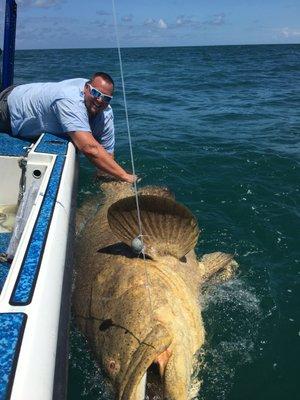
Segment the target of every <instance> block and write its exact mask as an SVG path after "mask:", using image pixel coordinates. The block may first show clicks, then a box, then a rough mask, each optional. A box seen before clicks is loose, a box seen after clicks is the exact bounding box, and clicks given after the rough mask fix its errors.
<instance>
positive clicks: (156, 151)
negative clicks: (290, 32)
mask: <svg viewBox="0 0 300 400" xmlns="http://www.w3.org/2000/svg"><path fill="white" fill-rule="evenodd" d="M122 57H123V68H124V79H125V85H126V93H127V103H128V112H129V121H130V129H131V134H132V141H133V151H134V158H135V167H136V171H137V174H138V175H140V176H141V177H142V183H143V184H145V185H146V184H155V185H164V186H168V187H169V188H170V189H171V190H172V191H173V192H174V193H175V195H176V198H177V200H178V201H180V202H182V203H184V204H185V205H186V206H188V207H189V208H190V209H191V210H192V212H193V213H194V214H195V215H196V216H197V218H198V223H199V226H200V228H201V231H202V233H201V235H200V238H199V242H198V246H197V253H198V255H199V256H200V255H201V254H203V253H208V252H211V251H215V250H220V251H225V252H231V253H234V254H235V258H236V260H237V261H238V263H239V270H238V273H237V275H236V277H235V279H233V280H232V281H229V282H227V283H225V284H223V285H219V286H211V287H209V288H208V289H207V290H206V291H205V293H204V296H203V298H202V300H201V301H202V306H203V318H204V322H205V327H206V332H207V336H206V339H207V341H206V345H205V349H204V367H203V370H202V371H201V379H203V385H202V388H201V391H200V393H199V396H198V399H201V400H239V399H243V400H247V399H249V400H250V399H251V400H252V399H264V400H271V399H272V400H274V399H278V400H279V399H283V398H284V399H296V398H298V396H299V393H298V392H299V373H300V361H299V360H300V288H299V283H300V243H299V232H300V224H299V216H300V212H299V200H300V193H299V182H300V180H299V170H300V158H299V134H300V115H299V104H300V45H261V46H215V47H174V48H143V49H141V48H137V49H123V50H122ZM15 70H16V73H15V77H16V78H15V83H27V82H33V81H48V80H61V79H67V78H73V77H79V76H80V77H89V76H90V75H91V74H92V73H93V72H95V71H98V70H104V71H107V72H109V73H111V75H112V76H113V77H114V78H115V81H116V86H117V90H116V93H115V98H114V100H113V109H114V113H115V125H116V135H117V145H116V157H117V159H118V160H119V162H120V163H121V164H122V165H123V166H124V167H125V168H128V169H130V160H129V158H130V156H129V147H128V138H127V128H126V123H125V113H124V104H123V97H122V90H121V78H120V68H119V62H118V55H117V50H116V49H76V50H39V51H37V50H36V51H18V52H17V55H16V65H15ZM98 190H99V189H98V185H97V183H95V181H94V177H93V167H92V166H91V165H90V164H89V163H88V162H87V161H86V160H85V159H81V170H80V182H79V203H82V202H84V200H85V198H86V197H87V196H88V195H89V194H90V193H96V192H98ZM70 335H71V349H70V368H69V395H68V398H69V399H72V400H73V399H89V400H92V399H109V398H110V397H109V394H108V389H107V387H106V385H105V383H104V381H103V376H102V374H101V371H100V369H99V367H98V366H97V365H96V363H95V361H94V360H93V356H92V355H91V354H90V353H89V350H88V346H87V343H86V342H85V340H84V339H83V338H82V336H81V335H80V334H79V333H78V332H77V330H76V328H75V327H74V326H72V329H71V334H70Z"/></svg>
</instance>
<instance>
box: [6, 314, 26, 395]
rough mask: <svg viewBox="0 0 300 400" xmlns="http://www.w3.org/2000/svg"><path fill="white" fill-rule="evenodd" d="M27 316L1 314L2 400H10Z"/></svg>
mask: <svg viewBox="0 0 300 400" xmlns="http://www.w3.org/2000/svg"><path fill="white" fill-rule="evenodd" d="M26 319H27V316H26V314H24V313H0V326H1V329H0V376H1V379H0V399H1V400H2V399H3V400H4V399H8V398H9V395H10V392H11V388H12V383H13V378H14V375H15V370H16V365H17V362H18V357H19V350H20V347H21V342H22V338H23V333H24V329H25V324H26Z"/></svg>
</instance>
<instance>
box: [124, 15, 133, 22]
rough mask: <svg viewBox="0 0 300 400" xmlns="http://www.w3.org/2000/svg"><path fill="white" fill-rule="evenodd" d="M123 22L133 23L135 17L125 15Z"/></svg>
mask: <svg viewBox="0 0 300 400" xmlns="http://www.w3.org/2000/svg"><path fill="white" fill-rule="evenodd" d="M122 21H123V22H132V21H133V15H131V14H130V15H124V17H122Z"/></svg>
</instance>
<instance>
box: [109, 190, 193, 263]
mask: <svg viewBox="0 0 300 400" xmlns="http://www.w3.org/2000/svg"><path fill="white" fill-rule="evenodd" d="M139 209H140V219H141V225H142V239H143V244H144V246H145V253H146V254H147V255H148V256H150V257H151V258H153V259H156V258H157V257H161V256H167V255H170V256H173V257H176V258H178V259H180V258H182V257H183V256H185V255H186V254H187V253H188V252H189V251H190V250H192V249H193V248H194V247H195V245H196V243H197V240H198V236H199V229H198V225H197V220H196V218H195V217H194V216H193V214H192V213H191V212H190V211H189V210H188V209H187V208H186V207H184V206H183V205H181V204H179V203H177V202H176V201H174V200H173V199H170V198H167V197H160V196H153V195H139ZM107 218H108V223H109V226H110V228H111V230H112V231H113V233H114V234H115V235H116V236H117V237H118V238H119V239H120V240H122V241H123V242H125V243H126V244H128V245H129V246H131V243H132V240H133V239H134V238H136V237H137V236H139V235H140V229H139V221H138V215H137V207H136V198H135V196H131V197H127V198H124V199H121V200H119V201H117V202H115V203H114V204H112V205H111V206H110V208H109V209H108V212H107Z"/></svg>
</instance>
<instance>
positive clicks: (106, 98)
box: [88, 83, 113, 104]
mask: <svg viewBox="0 0 300 400" xmlns="http://www.w3.org/2000/svg"><path fill="white" fill-rule="evenodd" d="M88 86H89V88H90V94H91V95H92V96H93V97H95V98H96V99H98V100H103V101H104V102H105V103H107V104H109V103H110V101H111V99H112V98H113V97H112V96H108V95H107V94H104V93H102V92H100V90H98V89H96V88H94V87H93V86H92V85H90V84H89V83H88Z"/></svg>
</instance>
